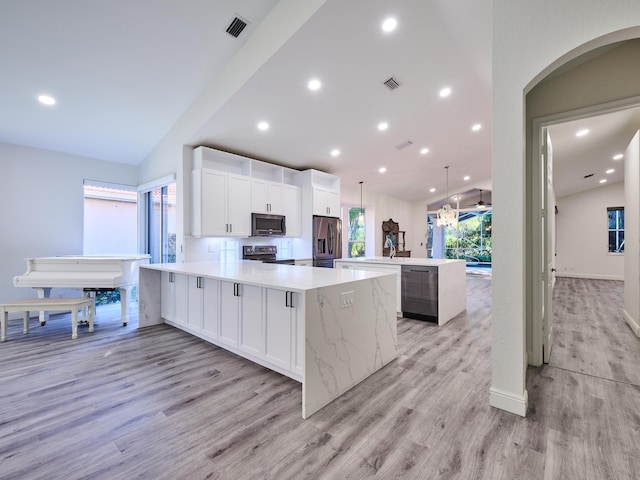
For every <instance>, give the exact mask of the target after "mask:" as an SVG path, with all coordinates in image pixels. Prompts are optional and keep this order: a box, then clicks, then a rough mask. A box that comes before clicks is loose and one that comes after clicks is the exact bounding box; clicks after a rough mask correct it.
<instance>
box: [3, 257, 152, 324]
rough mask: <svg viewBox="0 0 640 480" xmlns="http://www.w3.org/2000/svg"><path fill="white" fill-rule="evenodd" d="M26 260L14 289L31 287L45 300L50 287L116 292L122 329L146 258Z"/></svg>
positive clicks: (42, 318)
mask: <svg viewBox="0 0 640 480" xmlns="http://www.w3.org/2000/svg"><path fill="white" fill-rule="evenodd" d="M26 261H27V271H26V273H25V274H24V275H20V276H17V277H13V285H14V286H16V287H31V288H35V289H36V292H37V293H38V298H49V296H50V295H51V289H52V288H75V289H80V290H83V291H96V290H115V289H118V290H120V302H121V304H122V325H124V326H126V325H127V322H128V312H129V301H130V297H131V290H132V289H133V287H135V286H137V285H138V269H139V267H140V265H144V264H147V263H149V255H122V256H119V255H114V256H110V255H105V256H61V257H40V258H27V259H26ZM47 316H48V313H47V312H40V323H41V324H43V323H44V322H46V321H47Z"/></svg>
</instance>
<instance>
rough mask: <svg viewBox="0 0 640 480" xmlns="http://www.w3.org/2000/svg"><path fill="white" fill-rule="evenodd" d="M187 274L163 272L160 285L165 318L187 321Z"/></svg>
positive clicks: (182, 322)
mask: <svg viewBox="0 0 640 480" xmlns="http://www.w3.org/2000/svg"><path fill="white" fill-rule="evenodd" d="M187 278H188V277H187V275H181V274H179V273H174V272H162V278H161V282H162V283H161V285H160V315H161V316H162V318H164V319H165V320H169V321H170V322H174V323H177V324H179V325H186V323H187Z"/></svg>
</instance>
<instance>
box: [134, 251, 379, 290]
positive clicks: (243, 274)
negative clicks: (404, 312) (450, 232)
mask: <svg viewBox="0 0 640 480" xmlns="http://www.w3.org/2000/svg"><path fill="white" fill-rule="evenodd" d="M387 260H388V259H387ZM141 268H148V269H151V270H161V271H165V272H174V273H178V274H184V275H193V276H198V277H205V278H213V279H216V280H227V281H230V282H238V283H244V284H247V285H255V286H257V287H270V288H279V289H286V290H291V291H293V292H305V291H307V290H313V289H316V288H324V287H329V286H332V285H340V284H344V283H350V282H354V281H357V280H364V279H367V278H376V277H382V276H384V275H388V274H387V273H380V272H366V271H361V270H341V269H333V268H309V267H302V266H296V265H283V264H278V263H262V262H257V261H255V260H239V261H237V262H194V263H155V264H151V265H142V266H141Z"/></svg>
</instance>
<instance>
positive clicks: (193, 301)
mask: <svg viewBox="0 0 640 480" xmlns="http://www.w3.org/2000/svg"><path fill="white" fill-rule="evenodd" d="M219 285H220V281H219V280H213V279H210V278H204V277H194V276H189V277H188V281H187V312H188V314H187V322H186V326H187V327H189V329H190V330H196V331H198V332H202V333H204V334H205V335H207V336H209V337H212V338H214V339H217V338H218V304H219V302H218V297H219V292H218V289H219Z"/></svg>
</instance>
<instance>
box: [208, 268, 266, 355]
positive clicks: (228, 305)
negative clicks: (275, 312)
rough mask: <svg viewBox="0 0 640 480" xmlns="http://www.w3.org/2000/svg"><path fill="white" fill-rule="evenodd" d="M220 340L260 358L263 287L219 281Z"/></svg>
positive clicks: (262, 350)
mask: <svg viewBox="0 0 640 480" xmlns="http://www.w3.org/2000/svg"><path fill="white" fill-rule="evenodd" d="M219 332H220V336H219V341H220V342H221V343H224V344H226V345H229V346H231V347H234V348H238V349H239V350H242V351H244V352H247V353H250V354H252V355H256V356H258V357H260V356H261V355H262V354H263V352H264V347H263V346H262V345H263V343H264V340H263V339H264V325H263V321H262V288H261V287H256V286H253V285H245V284H242V283H235V282H224V281H221V282H220V330H219Z"/></svg>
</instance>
